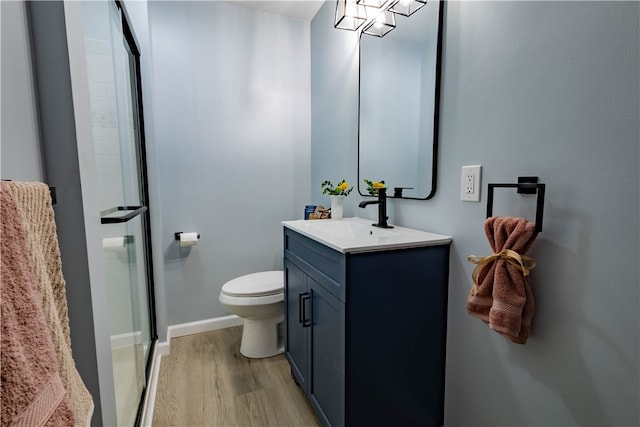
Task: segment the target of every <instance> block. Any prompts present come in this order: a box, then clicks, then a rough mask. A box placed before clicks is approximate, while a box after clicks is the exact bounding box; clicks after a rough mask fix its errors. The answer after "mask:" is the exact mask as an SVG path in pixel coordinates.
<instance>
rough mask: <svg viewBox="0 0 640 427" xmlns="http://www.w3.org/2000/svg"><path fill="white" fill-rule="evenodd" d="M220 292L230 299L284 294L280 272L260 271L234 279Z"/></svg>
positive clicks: (282, 276) (282, 278) (281, 273)
mask: <svg viewBox="0 0 640 427" xmlns="http://www.w3.org/2000/svg"><path fill="white" fill-rule="evenodd" d="M222 292H223V293H225V294H226V295H229V296H232V297H257V296H266V295H276V294H279V293H282V292H284V274H283V272H282V271H262V272H260V273H252V274H247V275H246V276H240V277H236V278H235V279H233V280H230V281H228V282H227V283H225V284H224V285H223V286H222Z"/></svg>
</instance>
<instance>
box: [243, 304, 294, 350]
mask: <svg viewBox="0 0 640 427" xmlns="http://www.w3.org/2000/svg"><path fill="white" fill-rule="evenodd" d="M283 322H284V314H281V315H280V316H277V317H274V318H271V319H260V320H251V319H245V320H244V329H243V331H242V341H241V343H240V354H242V355H243V356H245V357H248V358H250V359H262V358H265V357H272V356H276V355H278V354H281V353H283V352H284V334H283V331H284V328H282V327H280V326H281V324H282V323H283Z"/></svg>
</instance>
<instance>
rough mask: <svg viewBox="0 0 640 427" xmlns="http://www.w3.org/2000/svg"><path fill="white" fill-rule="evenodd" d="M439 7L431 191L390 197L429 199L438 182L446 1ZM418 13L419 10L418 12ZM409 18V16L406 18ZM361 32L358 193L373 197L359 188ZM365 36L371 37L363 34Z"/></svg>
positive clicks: (361, 178) (359, 89)
mask: <svg viewBox="0 0 640 427" xmlns="http://www.w3.org/2000/svg"><path fill="white" fill-rule="evenodd" d="M438 3H439V5H438V6H439V9H438V33H437V38H438V39H437V41H436V69H435V94H434V99H433V102H434V109H433V146H432V161H431V191H430V192H429V194H427V196H426V197H406V196H401V197H396V196H393V194H388V195H387V198H391V199H412V200H429V199H431V198H433V197H434V196H435V194H436V188H437V183H438V136H439V132H440V81H441V73H442V39H443V26H444V8H445V4H446V1H444V0H442V1H439V2H438ZM418 13H419V12H418ZM408 19H411V18H408ZM362 36H363V34H362V32H360V37H359V39H358V185H357V188H358V193H359V194H360V195H361V196H365V197H375V196H371V195H370V194H368V193H367V194H364V193H363V192H362V191H361V190H360V186H361V185H363V183H361V181H362V180H363V179H364V178H363V177H361V176H360V149H361V143H360V114H361V106H360V103H361V101H360V100H361V96H360V95H361V94H362V87H361V83H362V67H361V64H362V48H361V43H362ZM364 36H365V37H373V36H368V35H366V34H365V35H364Z"/></svg>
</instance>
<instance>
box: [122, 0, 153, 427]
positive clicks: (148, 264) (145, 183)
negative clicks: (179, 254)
mask: <svg viewBox="0 0 640 427" xmlns="http://www.w3.org/2000/svg"><path fill="white" fill-rule="evenodd" d="M114 3H115V4H116V7H117V9H118V11H119V13H120V17H121V19H122V31H123V35H122V36H123V40H124V42H125V43H126V44H127V46H128V47H129V50H130V51H131V54H132V56H133V62H134V68H135V69H134V70H133V71H134V73H133V74H132V77H133V78H134V81H133V82H132V83H133V84H134V85H135V92H134V91H132V94H135V103H136V110H137V121H138V128H137V138H138V141H139V146H138V149H139V152H138V155H139V158H138V162H139V165H138V166H139V168H140V169H139V170H140V176H139V177H138V178H139V180H140V195H141V201H142V207H146V209H142V212H141V213H140V215H143V216H144V221H142V227H143V230H142V232H143V233H144V236H145V239H144V240H145V248H144V249H145V252H146V257H145V258H146V259H145V269H146V276H147V283H146V290H147V301H148V304H149V307H148V309H149V329H150V330H149V336H150V343H149V351H148V353H147V357H146V360H145V385H144V389H143V390H142V395H141V396H140V404H139V405H138V412H137V415H136V421H135V425H140V422H141V421H142V420H141V417H142V412H143V408H144V402H145V400H146V397H147V396H146V395H147V391H148V385H149V384H148V380H149V378H150V377H151V366H152V362H153V360H152V359H153V354H154V350H155V346H156V344H157V341H158V332H157V329H156V307H155V292H154V289H155V286H154V278H153V254H152V247H151V246H152V245H151V215H150V210H149V180H148V175H147V149H146V140H145V127H144V110H143V105H142V74H141V69H140V50H139V49H138V45H137V43H136V40H135V36H134V34H133V32H132V31H131V26H130V25H129V19H128V17H127V13H126V10H125V8H124V6H123V4H122V2H121V1H120V0H114ZM127 208H128V207H127ZM136 216H137V215H136Z"/></svg>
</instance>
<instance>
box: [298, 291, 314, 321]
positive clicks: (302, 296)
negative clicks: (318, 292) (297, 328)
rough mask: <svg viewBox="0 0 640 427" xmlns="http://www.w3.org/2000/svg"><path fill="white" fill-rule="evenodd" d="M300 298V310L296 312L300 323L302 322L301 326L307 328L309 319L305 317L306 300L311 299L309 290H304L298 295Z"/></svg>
mask: <svg viewBox="0 0 640 427" xmlns="http://www.w3.org/2000/svg"><path fill="white" fill-rule="evenodd" d="M298 298H299V300H300V311H299V312H298V314H299V316H300V318H299V320H300V323H302V327H303V328H308V327H309V326H311V319H307V305H306V302H307V301H310V300H311V294H310V293H309V292H305V293H303V294H300V295H299V296H298Z"/></svg>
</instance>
